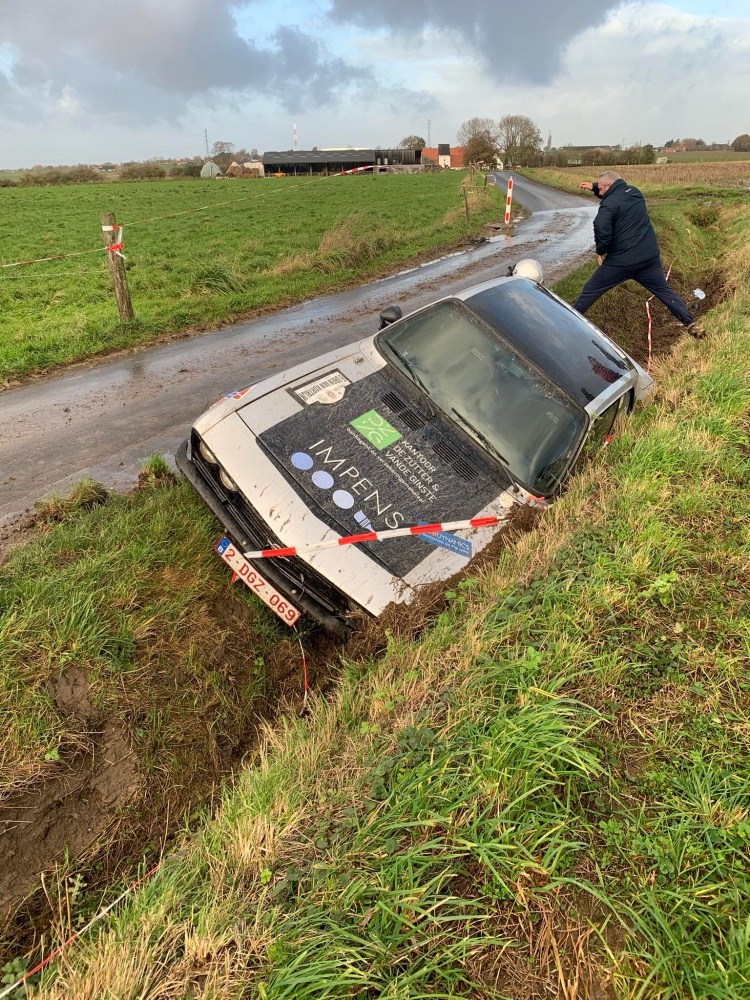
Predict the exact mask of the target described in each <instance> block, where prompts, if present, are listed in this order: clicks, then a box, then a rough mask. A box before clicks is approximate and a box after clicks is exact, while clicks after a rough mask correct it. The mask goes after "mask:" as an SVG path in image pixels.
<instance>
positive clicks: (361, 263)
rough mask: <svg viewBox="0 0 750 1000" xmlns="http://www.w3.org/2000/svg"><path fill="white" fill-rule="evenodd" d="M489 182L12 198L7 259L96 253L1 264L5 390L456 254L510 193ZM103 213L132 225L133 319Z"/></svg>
mask: <svg viewBox="0 0 750 1000" xmlns="http://www.w3.org/2000/svg"><path fill="white" fill-rule="evenodd" d="M464 181H466V182H467V190H466V199H465V198H464V190H463V185H464ZM483 184H484V181H483V178H481V179H478V181H477V183H474V182H472V181H471V180H470V179H467V177H466V175H465V174H464V173H463V172H461V173H459V174H456V173H454V172H450V173H449V172H444V173H434V174H417V175H390V174H389V175H379V176H376V177H371V176H364V175H362V176H354V177H330V178H313V179H307V178H299V179H293V178H284V179H270V178H269V179H266V180H255V181H248V182H226V183H221V182H216V181H180V182H177V181H175V182H166V183H148V182H143V183H134V184H109V185H105V186H102V185H81V186H76V187H71V188H56V187H49V188H39V189H29V188H4V189H0V211H1V212H2V218H3V224H2V226H0V264H3V265H5V264H11V263H15V262H17V261H23V260H29V259H35V258H44V257H53V256H56V255H59V254H68V253H79V252H80V251H92V252H90V253H82V254H81V255H80V256H75V257H67V258H65V259H63V260H56V261H50V262H47V263H37V264H27V265H24V266H20V267H10V268H8V267H1V268H0V387H2V386H3V385H4V384H6V385H7V384H8V383H12V382H13V380H15V379H17V378H18V377H19V376H22V375H23V374H25V373H28V372H31V371H40V370H42V371H43V370H46V369H49V368H50V367H53V366H55V365H59V364H61V363H65V362H69V361H76V360H81V359H83V358H87V357H91V356H93V355H96V354H99V353H102V352H106V351H111V350H113V349H117V348H124V347H129V346H133V345H136V344H145V343H150V342H152V341H154V340H156V339H158V338H159V337H161V336H163V335H165V334H166V335H168V334H175V333H179V332H181V331H186V330H190V329H201V328H206V327H211V326H216V325H218V324H221V323H223V322H228V321H230V320H233V319H237V318H240V317H244V316H249V315H252V314H254V313H256V312H258V311H263V310H267V309H269V308H275V307H279V306H283V305H287V304H290V303H292V302H295V301H300V300H303V299H305V298H308V297H309V296H311V295H316V294H320V293H322V292H326V291H331V290H333V289H335V288H339V287H342V286H344V285H346V284H348V283H353V282H358V281H361V280H362V278H363V277H366V276H371V275H374V274H378V273H380V272H382V271H384V270H387V269H389V268H391V267H392V266H393V265H394V264H395V263H397V262H400V261H403V260H405V259H408V258H410V257H413V256H415V255H418V254H420V253H423V252H424V251H427V250H430V249H433V248H440V247H446V246H451V245H455V243H456V242H457V241H461V240H462V238H464V237H466V236H467V235H468V234H469V233H472V232H476V230H477V229H478V228H479V227H480V226H481V225H482V223H484V222H487V221H489V220H490V219H492V218H495V217H496V216H497V212H498V204H499V198H500V196H499V195H498V193H497V192H496V191H495V189H494V188H488V189H485V188H484V186H483ZM226 202H228V203H229V204H223V203H226ZM467 207H468V212H469V217H468V218H467V214H466V209H467ZM204 209H205V210H204ZM101 212H114V213H115V216H116V219H117V222H118V223H123V224H124V229H123V234H122V240H123V242H124V250H123V252H124V254H125V256H126V258H127V268H128V270H127V279H128V284H129V287H130V293H131V297H132V301H133V307H134V310H135V319H134V320H133V321H131V322H128V323H122V322H120V320H119V317H118V313H117V308H116V305H115V301H114V296H113V292H112V286H111V279H110V275H109V270H108V267H107V261H106V260H105V252H106V251H104V250H103V249H102V248H103V240H102V233H101V226H100V222H99V214H100V213H101ZM176 213H184V214H176ZM164 216H166V217H167V218H164Z"/></svg>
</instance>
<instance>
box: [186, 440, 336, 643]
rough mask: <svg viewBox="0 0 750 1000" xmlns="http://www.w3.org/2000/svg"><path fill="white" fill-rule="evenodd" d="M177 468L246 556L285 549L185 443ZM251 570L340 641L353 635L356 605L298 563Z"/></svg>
mask: <svg viewBox="0 0 750 1000" xmlns="http://www.w3.org/2000/svg"><path fill="white" fill-rule="evenodd" d="M175 461H176V463H177V467H178V469H179V470H180V472H181V473H182V474H183V476H184V477H185V478H186V479H187V481H188V482H189V483H190V485H191V486H192V487H193V489H194V490H195V491H196V493H197V494H198V495H199V496H200V498H201V499H202V500H203V502H204V503H205V504H206V506H207V507H208V508H209V509H210V510H211V512H212V513H213V514H214V515H215V516H216V518H217V519H218V520H219V521H220V522H221V524H222V526H223V527H224V529H225V530H226V532H227V534H228V535H230V536H231V538H232V540H233V541H234V542H235V544H237V545H238V546H239V547H240V549H241V550H242V551H248V550H256V551H257V550H258V549H265V548H277V547H281V545H282V543H281V542H280V540H279V539H278V538H276V536H275V535H274V534H273V532H272V531H271V530H270V529H269V528H268V526H267V525H266V524H265V522H264V521H263V520H262V518H261V517H260V515H259V514H258V513H257V511H255V510H254V509H253V508H252V506H251V505H250V504H249V503H248V502H247V500H245V499H244V497H242V496H241V495H240V494H234V495H233V494H231V493H230V492H229V491H228V490H226V489H225V488H224V486H223V485H222V484H221V482H220V481H219V479H218V476H216V475H214V474H213V473H212V471H211V468H210V466H209V465H208V463H206V462H204V461H203V459H202V458H201V457H200V456H199V455H198V453H197V451H196V450H195V449H194V448H193V447H192V442H191V440H190V439H188V440H186V441H184V442H183V444H182V445H181V446H180V448H179V450H178V451H177V454H176V456H175ZM253 565H254V566H255V568H256V569H257V570H258V572H259V573H260V574H261V575H262V576H264V577H265V578H266V579H267V580H268V581H269V583H271V584H273V586H274V587H275V588H276V589H277V590H278V591H280V592H281V593H282V594H284V596H285V597H288V598H289V600H290V601H291V602H292V603H293V604H294V605H295V606H296V607H298V608H299V609H300V611H302V612H304V613H305V614H308V615H310V617H311V618H313V619H315V621H317V622H319V623H320V624H321V625H323V626H324V627H325V628H327V629H329V630H330V631H331V632H334V633H336V634H338V635H341V636H347V635H349V634H350V633H351V631H352V626H351V625H350V624H349V617H350V615H351V613H352V611H353V610H354V609H355V607H356V605H355V604H354V602H353V601H351V600H350V599H349V598H348V597H347V596H346V595H345V594H343V593H342V592H341V591H339V590H338V589H337V588H336V587H334V586H333V585H332V584H331V583H330V582H329V581H328V580H326V579H325V578H324V577H322V576H321V575H320V574H318V573H316V572H315V570H314V569H312V568H311V567H309V566H308V565H307V564H305V563H304V562H302V560H301V559H299V557H293V558H280V559H264V560H262V565H261V562H260V561H257V560H256V561H254V562H253Z"/></svg>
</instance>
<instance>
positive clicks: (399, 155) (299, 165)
mask: <svg viewBox="0 0 750 1000" xmlns="http://www.w3.org/2000/svg"><path fill="white" fill-rule="evenodd" d="M421 152H422V151H421V150H419V149H305V150H303V149H299V150H297V149H295V150H291V149H290V150H286V151H285V152H270V153H264V154H263V168H264V172H265V175H266V177H268V176H269V175H270V174H286V175H291V176H293V177H296V176H298V175H303V176H304V175H305V174H308V175H309V174H337V173H340V172H341V171H342V170H354V169H356V168H360V169H361V168H362V167H366V168H369V167H372V168H373V170H374V171H376V172H382V171H386V170H396V171H404V172H411V171H415V170H420V169H421Z"/></svg>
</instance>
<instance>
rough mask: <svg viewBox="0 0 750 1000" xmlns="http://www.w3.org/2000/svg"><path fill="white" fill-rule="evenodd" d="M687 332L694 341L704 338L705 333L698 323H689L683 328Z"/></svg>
mask: <svg viewBox="0 0 750 1000" xmlns="http://www.w3.org/2000/svg"><path fill="white" fill-rule="evenodd" d="M685 329H686V330H687V332H688V333H689V334H690V336H691V337H695V339H696V340H700V339H701V338H702V337H705V336H706V331H705V330H704V329H703V327H702V326H701V324H700V323H690V324H689V325H688V326H686V327H685Z"/></svg>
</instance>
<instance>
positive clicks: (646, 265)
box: [573, 170, 703, 337]
mask: <svg viewBox="0 0 750 1000" xmlns="http://www.w3.org/2000/svg"><path fill="white" fill-rule="evenodd" d="M581 190H582V191H593V192H594V194H595V195H596V197H597V198H600V199H601V205H600V206H599V211H598V212H597V214H596V218H595V219H594V239H595V241H596V253H597V256H598V258H599V267H598V268H597V269H596V271H594V273H593V274H592V275H591V277H590V278H589V280H588V281H587V282H586V284H585V285H584V286H583V288H582V289H581V294H580V295H579V296H578V298H577V299H576V300H575V302H574V303H573V308H574V309H577V310H578V312H580V313H585V312H586V310H587V309H588V308H589V307H590V306H592V305H593V304H594V302H596V300H597V299H598V298H599V297H600V296H602V295H604V293H605V292H608V291H609V290H610V289H611V288H615V286H616V285H619V284H621V283H622V282H623V281H627V280H628V279H629V278H632V279H633V280H634V281H637V282H638V283H639V284H641V285H643V287H644V288H645V289H647V291H649V292H651V294H652V295H655V296H656V298H657V299H658V300H659V301H660V302H663V303H664V305H665V306H666V307H667V309H669V311H670V312H671V313H672V315H673V316H675V317H676V318H677V319H678V320H679V321H680V323H682V324H683V325H684V327H685V328H686V330H687V331H688V333H690V334H692V335H693V336H694V337H700V336H702V335H703V330H702V329H701V327H700V326H699V324H698V323H696V322H694V320H693V317H692V316H691V315H690V311H689V310H688V307H687V306H686V305H685V303H684V302H683V301H682V299H681V298H680V296H679V295H677V293H676V292H673V291H672V289H671V288H670V287H669V285H668V284H667V279H666V278H665V277H664V268H663V267H662V263H661V257H660V256H659V244H658V243H657V241H656V233H655V232H654V227H653V226H652V225H651V220H650V219H649V217H648V212H647V211H646V201H645V199H644V197H643V195H642V194H641V192H640V191H639V190H638V188H635V187H633V186H632V185H629V184H626V183H625V181H624V180H623V179H622V177H620V175H619V174H618V173H616V172H615V171H614V170H605V171H604V173H602V174H600V175H599V178H598V180H597V181H595V182H594V183H593V184H590V183H589V182H588V181H583V182H582V183H581Z"/></svg>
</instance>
